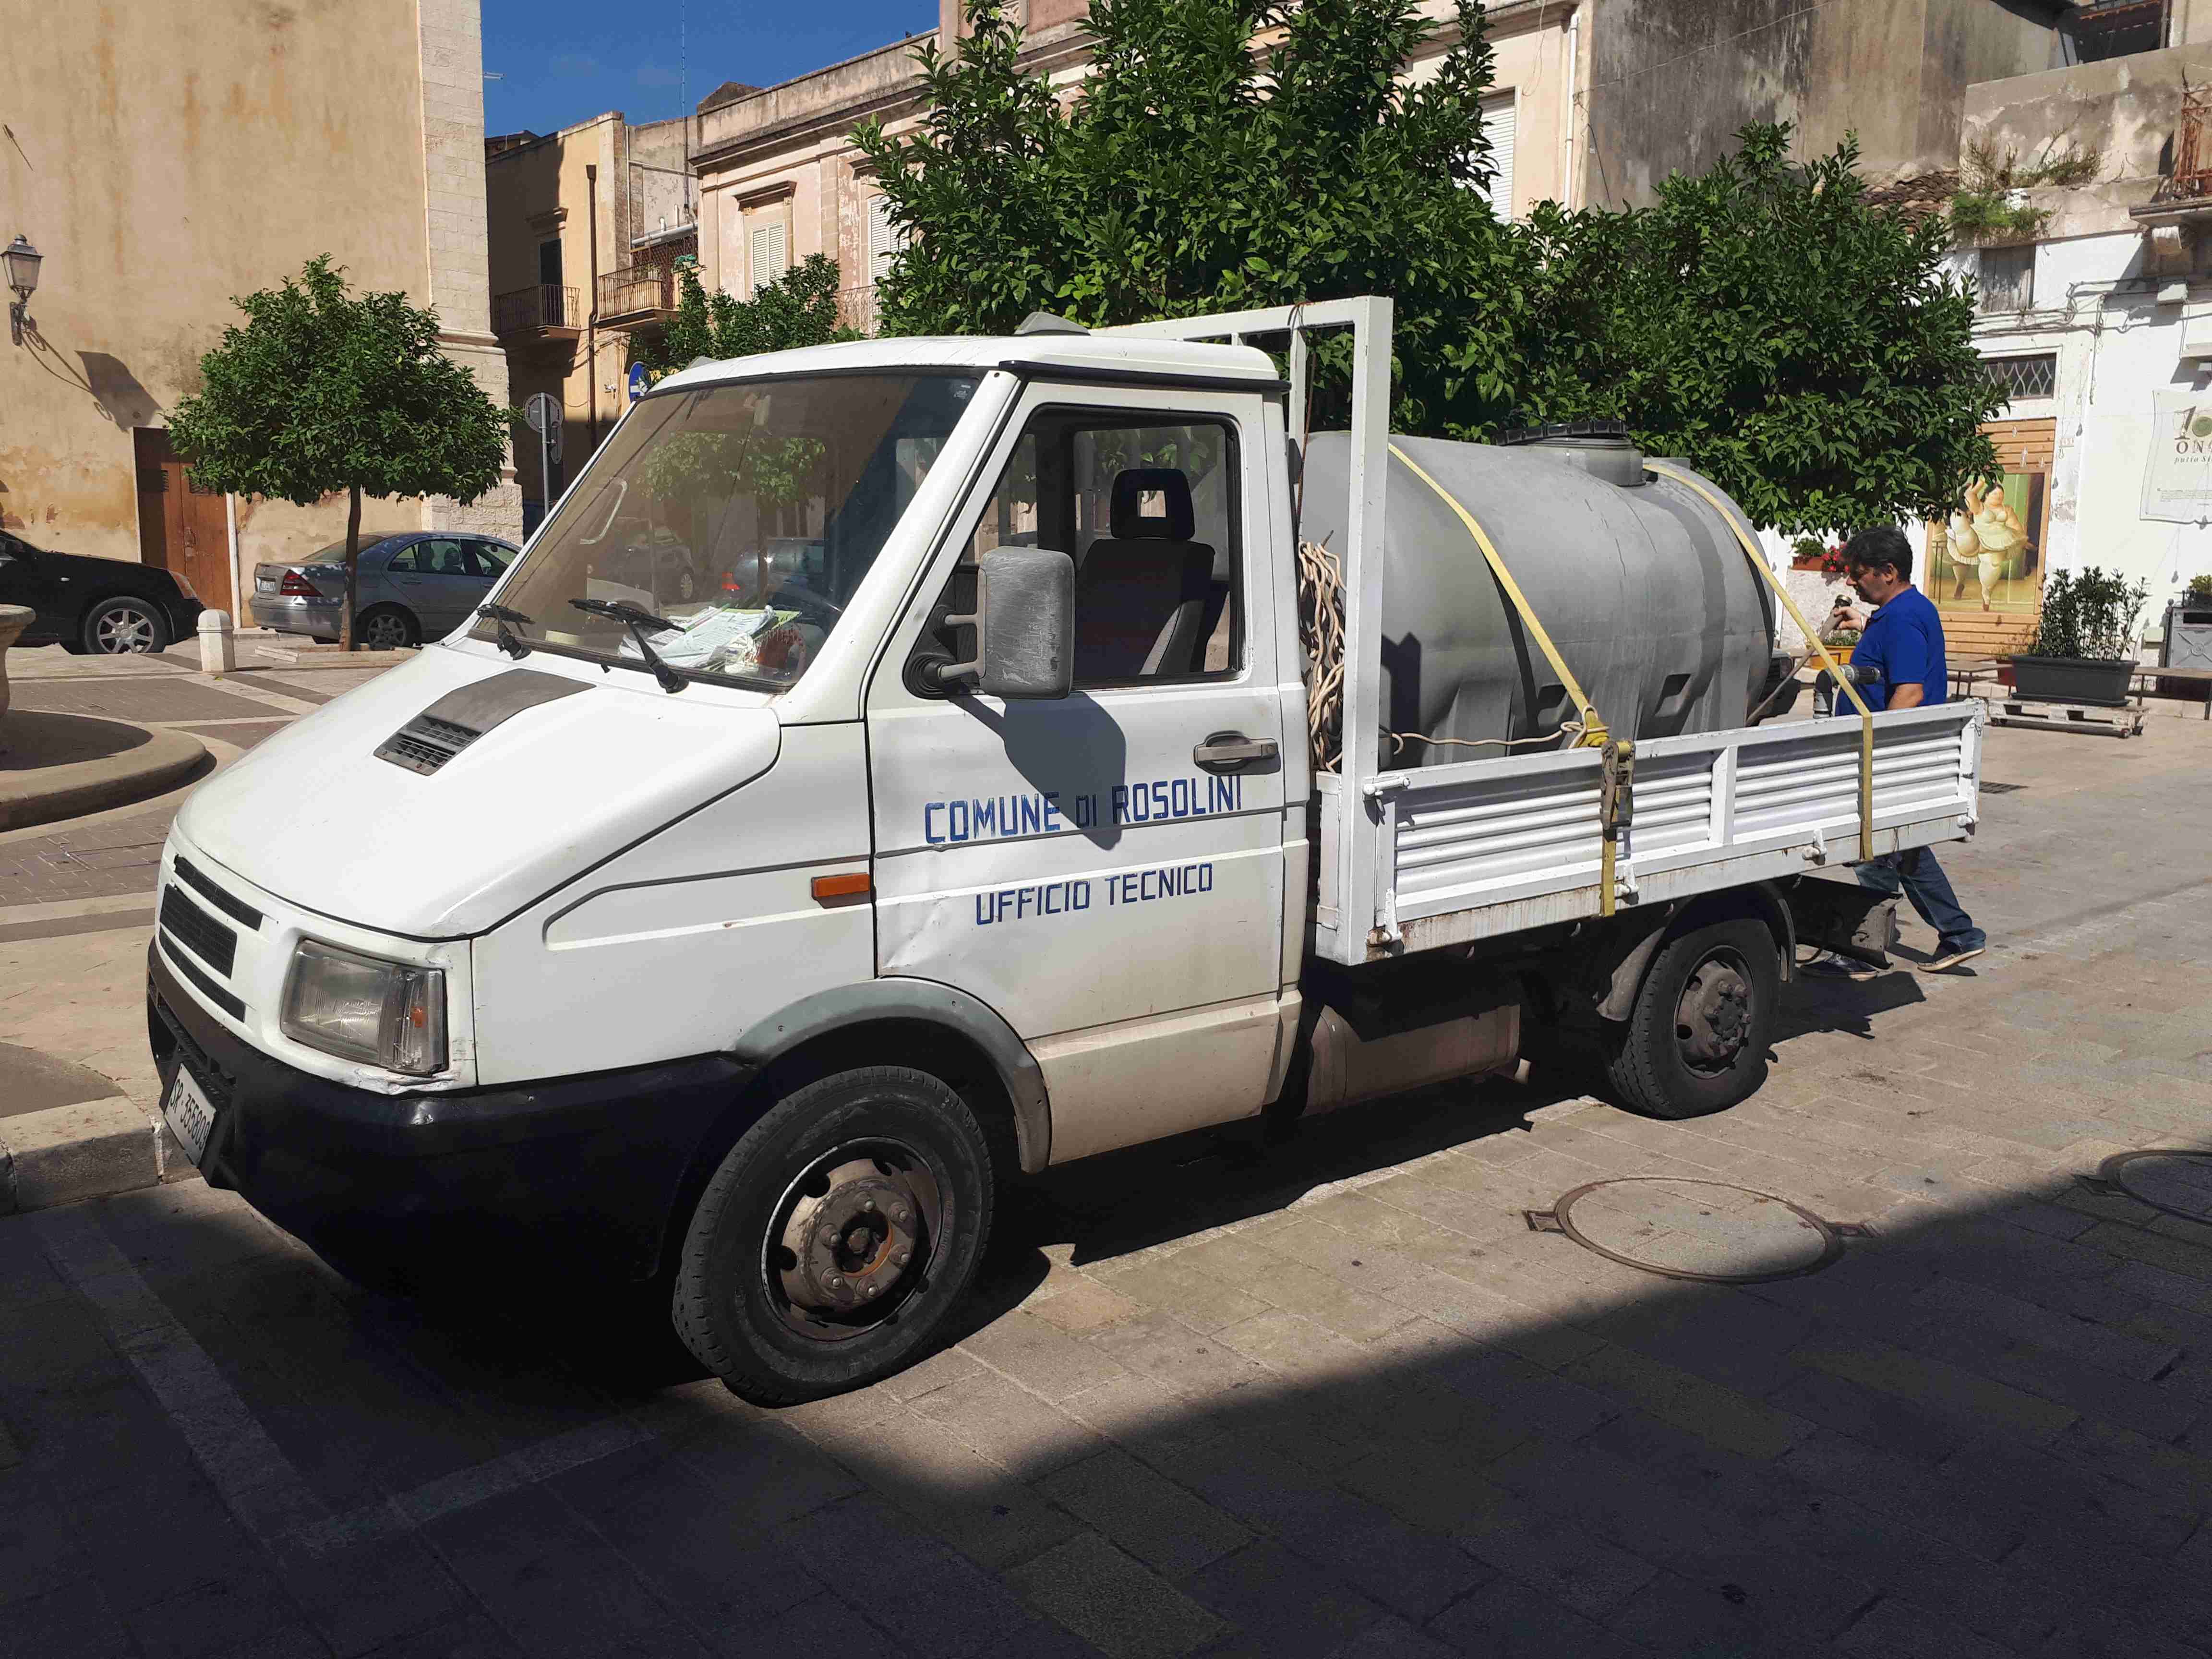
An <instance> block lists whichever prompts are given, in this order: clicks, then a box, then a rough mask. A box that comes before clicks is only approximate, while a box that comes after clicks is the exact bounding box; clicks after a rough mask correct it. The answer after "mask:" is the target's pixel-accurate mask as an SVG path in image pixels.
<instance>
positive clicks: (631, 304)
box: [599, 265, 676, 328]
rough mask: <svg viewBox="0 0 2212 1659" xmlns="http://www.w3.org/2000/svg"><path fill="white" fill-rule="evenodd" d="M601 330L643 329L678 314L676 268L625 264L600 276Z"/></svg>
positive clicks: (603, 272)
mask: <svg viewBox="0 0 2212 1659" xmlns="http://www.w3.org/2000/svg"><path fill="white" fill-rule="evenodd" d="M675 314H676V270H675V268H674V267H673V266H672V265H625V266H624V267H623V269H622V270H609V271H602V272H601V273H600V275H599V326H600V327H601V328H640V327H644V326H646V325H650V324H653V323H659V322H665V321H666V320H667V319H669V318H671V317H672V316H674V315H675Z"/></svg>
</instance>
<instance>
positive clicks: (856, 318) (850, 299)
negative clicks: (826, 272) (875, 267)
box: [837, 283, 876, 334]
mask: <svg viewBox="0 0 2212 1659" xmlns="http://www.w3.org/2000/svg"><path fill="white" fill-rule="evenodd" d="M837 323H838V325H839V326H840V327H842V328H854V329H858V330H859V331H860V332H861V333H863V334H873V333H874V332H875V331H876V285H875V284H874V283H869V284H868V285H867V286H866V288H847V289H838V291H837Z"/></svg>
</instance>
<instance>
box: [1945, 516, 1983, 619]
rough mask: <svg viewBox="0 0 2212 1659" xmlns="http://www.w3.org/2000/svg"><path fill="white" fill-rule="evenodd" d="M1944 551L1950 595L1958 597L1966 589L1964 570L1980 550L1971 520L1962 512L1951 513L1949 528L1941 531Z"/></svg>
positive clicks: (1980, 545)
mask: <svg viewBox="0 0 2212 1659" xmlns="http://www.w3.org/2000/svg"><path fill="white" fill-rule="evenodd" d="M1943 546H1944V553H1945V556H1947V557H1948V558H1949V560H1950V562H1951V597H1952V598H1953V599H1959V598H1960V597H1961V596H1962V595H1964V594H1965V592H1966V572H1967V570H1968V569H1969V568H1972V566H1973V564H1974V562H1975V557H1976V556H1977V555H1978V554H1979V553H1980V551H1981V550H1982V544H1981V542H1980V540H1979V538H1977V537H1976V536H1975V534H1974V525H1973V520H1972V519H1971V518H1970V517H1969V516H1968V515H1967V514H1966V513H1953V514H1952V515H1951V522H1950V526H1949V528H1948V529H1947V530H1946V531H1945V532H1943Z"/></svg>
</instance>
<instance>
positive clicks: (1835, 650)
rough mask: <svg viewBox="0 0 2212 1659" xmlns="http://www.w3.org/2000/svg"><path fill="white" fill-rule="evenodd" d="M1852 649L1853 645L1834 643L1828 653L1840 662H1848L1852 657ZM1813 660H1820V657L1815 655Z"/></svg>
mask: <svg viewBox="0 0 2212 1659" xmlns="http://www.w3.org/2000/svg"><path fill="white" fill-rule="evenodd" d="M1851 649H1852V647H1850V646H1848V645H1832V646H1830V647H1828V654H1829V655H1830V656H1832V657H1833V658H1834V659H1836V660H1837V661H1838V663H1847V662H1849V661H1850V659H1851ZM1813 660H1814V662H1818V661H1820V659H1819V658H1818V657H1815V658H1814V659H1813Z"/></svg>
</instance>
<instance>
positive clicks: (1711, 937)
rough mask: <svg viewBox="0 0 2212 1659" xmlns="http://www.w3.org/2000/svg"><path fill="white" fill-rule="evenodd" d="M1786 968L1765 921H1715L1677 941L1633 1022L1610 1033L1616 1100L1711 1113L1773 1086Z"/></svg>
mask: <svg viewBox="0 0 2212 1659" xmlns="http://www.w3.org/2000/svg"><path fill="white" fill-rule="evenodd" d="M1781 985H1782V963H1781V958H1780V957H1779V956H1778V954H1777V953H1776V951H1775V948H1774V936H1773V935H1772V934H1771V933H1768V932H1767V930H1766V927H1765V925H1764V924H1763V923H1760V922H1757V921H1748V920H1745V919H1741V918H1739V919H1737V920H1735V921H1716V922H1711V923H1709V924H1707V925H1706V926H1705V927H1699V928H1693V929H1692V930H1691V931H1690V932H1688V933H1684V934H1682V935H1681V936H1680V938H1678V939H1670V940H1669V941H1668V943H1667V944H1666V945H1664V946H1662V948H1661V950H1660V951H1659V954H1658V956H1657V957H1656V958H1655V959H1654V960H1653V962H1652V963H1651V967H1650V971H1649V972H1648V973H1646V974H1645V975H1644V984H1643V987H1642V988H1641V989H1640V990H1638V992H1637V994H1636V1006H1635V1007H1634V1009H1633V1010H1632V1012H1630V1014H1629V1017H1628V1021H1627V1024H1626V1025H1613V1026H1611V1027H1609V1028H1608V1030H1607V1045H1606V1068H1605V1069H1606V1079H1607V1082H1608V1083H1609V1084H1610V1085H1612V1087H1611V1090H1610V1092H1611V1093H1612V1095H1613V1097H1614V1099H1615V1100H1616V1101H1617V1102H1618V1103H1620V1104H1621V1105H1623V1106H1626V1107H1627V1108H1628V1109H1630V1110H1632V1111H1636V1112H1642V1113H1644V1115H1647V1116H1650V1117H1662V1118H1686V1117H1703V1116H1705V1115H1706V1114H1707V1113H1709V1112H1718V1111H1724V1110H1726V1109H1728V1108H1729V1107H1730V1106H1734V1105H1735V1104H1737V1103H1739V1102H1741V1101H1743V1100H1745V1099H1747V1098H1748V1097H1750V1096H1751V1095H1752V1094H1753V1093H1754V1092H1756V1091H1757V1090H1758V1088H1759V1085H1760V1084H1762V1083H1764V1082H1765V1080H1766V1056H1767V1051H1768V1049H1769V1048H1771V1046H1772V1044H1773V1039H1774V1012H1775V1003H1776V1000H1777V998H1778V995H1779V994H1780V990H1781Z"/></svg>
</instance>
